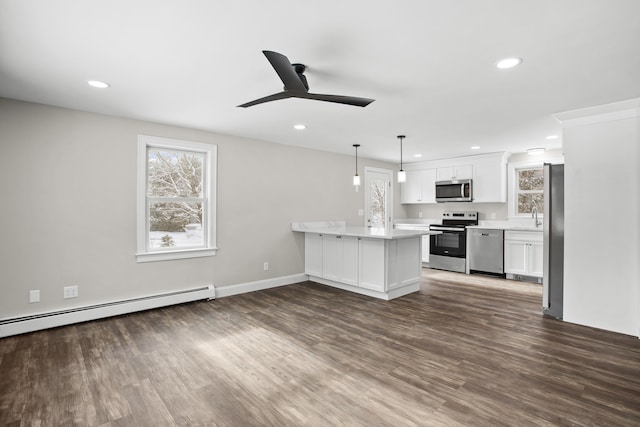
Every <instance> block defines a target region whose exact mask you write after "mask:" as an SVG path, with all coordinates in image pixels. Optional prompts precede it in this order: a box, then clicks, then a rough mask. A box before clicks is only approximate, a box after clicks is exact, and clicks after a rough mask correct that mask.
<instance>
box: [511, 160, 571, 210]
mask: <svg viewBox="0 0 640 427" xmlns="http://www.w3.org/2000/svg"><path fill="white" fill-rule="evenodd" d="M545 163H554V164H555V163H564V159H540V160H533V161H522V162H513V163H509V166H508V177H509V181H508V187H509V191H508V194H509V196H508V197H507V215H508V217H509V218H514V219H520V218H529V217H531V212H529V213H521V214H518V187H519V186H518V171H520V170H523V169H542V168H543V167H544V164H545ZM543 192H544V190H543ZM538 217H539V218H542V217H544V212H543V211H542V210H540V212H538Z"/></svg>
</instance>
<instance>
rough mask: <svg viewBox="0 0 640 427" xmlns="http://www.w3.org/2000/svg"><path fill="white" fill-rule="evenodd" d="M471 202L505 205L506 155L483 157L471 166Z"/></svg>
mask: <svg viewBox="0 0 640 427" xmlns="http://www.w3.org/2000/svg"><path fill="white" fill-rule="evenodd" d="M473 201H474V202H478V203H497V202H499V203H505V202H506V201H507V155H506V153H502V154H500V155H492V156H483V157H480V156H478V158H477V159H476V161H475V162H474V164H473Z"/></svg>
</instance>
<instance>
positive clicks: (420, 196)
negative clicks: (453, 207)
mask: <svg viewBox="0 0 640 427" xmlns="http://www.w3.org/2000/svg"><path fill="white" fill-rule="evenodd" d="M401 190H402V196H401V198H400V200H401V202H402V203H435V202H436V169H419V170H409V171H407V181H406V182H405V183H404V184H402V187H401Z"/></svg>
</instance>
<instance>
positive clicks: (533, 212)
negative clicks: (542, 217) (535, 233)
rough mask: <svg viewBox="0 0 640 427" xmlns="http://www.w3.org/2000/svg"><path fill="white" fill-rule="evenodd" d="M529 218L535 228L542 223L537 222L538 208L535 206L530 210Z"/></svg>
mask: <svg viewBox="0 0 640 427" xmlns="http://www.w3.org/2000/svg"><path fill="white" fill-rule="evenodd" d="M531 218H533V220H534V223H535V224H536V228H538V227H540V226H541V225H542V222H540V221H538V207H537V206H535V205H534V206H533V208H532V209H531Z"/></svg>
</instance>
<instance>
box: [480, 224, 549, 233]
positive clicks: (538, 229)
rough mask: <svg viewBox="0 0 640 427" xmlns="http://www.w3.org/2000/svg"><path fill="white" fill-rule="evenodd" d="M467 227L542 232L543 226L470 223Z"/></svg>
mask: <svg viewBox="0 0 640 427" xmlns="http://www.w3.org/2000/svg"><path fill="white" fill-rule="evenodd" d="M467 228H481V229H483V230H505V231H530V232H532V233H536V232H537V233H542V227H538V228H536V227H525V226H521V225H468V226H467Z"/></svg>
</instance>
